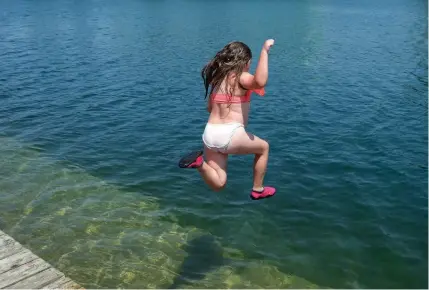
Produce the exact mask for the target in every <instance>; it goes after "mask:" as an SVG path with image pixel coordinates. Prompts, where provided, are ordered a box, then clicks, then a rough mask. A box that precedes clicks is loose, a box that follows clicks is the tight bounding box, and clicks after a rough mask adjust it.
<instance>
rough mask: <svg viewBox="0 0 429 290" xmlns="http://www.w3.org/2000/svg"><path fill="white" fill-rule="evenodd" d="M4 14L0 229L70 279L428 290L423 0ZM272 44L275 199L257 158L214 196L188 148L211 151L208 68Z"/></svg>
mask: <svg viewBox="0 0 429 290" xmlns="http://www.w3.org/2000/svg"><path fill="white" fill-rule="evenodd" d="M0 8H1V9H0V64H1V66H0V100H1V106H0V136H1V137H0V229H2V230H4V231H6V232H7V233H9V234H10V235H12V236H13V237H15V238H16V239H18V240H19V241H20V242H22V243H23V244H24V245H26V246H28V247H29V248H30V249H32V250H33V251H35V252H36V253H37V254H39V255H40V256H41V257H43V258H45V259H46V260H48V261H49V262H51V263H52V264H53V265H54V266H56V267H58V268H59V269H60V270H62V271H64V272H65V274H66V275H69V276H70V277H72V278H73V279H74V280H75V281H76V282H78V283H80V284H81V285H83V286H85V287H87V288H99V287H103V288H116V287H122V288H184V287H185V288H186V287H199V288H207V287H212V288H213V287H215V288H225V287H242V288H244V287H252V288H255V287H262V288H268V287H271V288H272V287H276V288H284V287H295V288H296V287H311V286H313V287H317V286H315V285H318V287H334V288H350V287H355V288H426V287H427V273H428V266H427V262H428V242H427V238H428V228H427V221H428V218H427V209H428V207H427V205H428V198H427V188H428V184H427V177H428V171H427V160H428V157H427V148H428V147H427V146H428V143H427V140H428V135H427V132H428V127H427V111H428V110H427V109H428V102H427V92H428V83H427V76H428V75H427V68H428V60H427V47H428V42H427V32H428V30H427V23H428V21H427V11H428V7H427V1H418V0H378V1H367V0H365V1H340V0H332V1H304V0H302V1H298V0H295V1H294V0H291V1H275V0H274V1H256V0H254V1H246V2H244V1H238V0H232V1H190V0H178V1H148V0H129V1H113V0H106V1H96V0H89V1H65V0H59V1H47V0H41V1H5V0H0ZM169 10H170V11H169ZM267 38H275V40H276V43H275V45H274V47H273V48H272V51H271V54H270V80H269V84H268V86H267V96H266V97H265V98H263V99H262V98H256V97H254V98H253V103H252V112H251V117H250V123H249V128H248V129H249V131H251V132H254V133H255V134H257V135H259V136H260V137H263V138H266V139H267V140H268V141H269V142H270V144H271V155H270V161H269V168H268V172H267V175H266V182H267V183H268V184H273V185H275V186H276V187H277V189H278V194H277V195H276V197H274V198H271V199H269V200H264V201H258V202H254V201H251V200H249V197H248V193H249V189H250V187H251V185H252V180H251V176H252V167H251V166H252V157H251V156H238V157H237V156H232V157H231V158H230V163H229V176H228V186H227V189H226V190H225V191H224V192H221V193H214V192H211V191H210V190H209V189H208V188H207V187H206V186H205V184H204V183H203V182H202V181H201V180H200V178H199V176H198V175H197V173H196V172H192V171H182V170H180V169H178V168H177V161H178V158H180V156H181V155H182V154H183V153H184V152H187V151H188V150H191V149H193V148H198V147H199V146H201V145H202V143H201V134H202V131H203V128H204V125H205V121H206V119H207V117H208V116H207V112H206V111H205V103H204V98H203V86H202V81H201V78H200V74H199V73H200V69H201V68H202V66H203V65H204V63H205V62H206V61H207V60H208V59H209V58H210V57H212V56H213V55H214V54H215V52H216V51H217V50H218V49H220V48H221V47H222V46H223V45H225V44H226V43H227V42H229V41H231V40H241V41H244V42H246V43H248V44H249V46H250V47H251V48H252V50H253V54H254V55H255V56H258V55H259V50H260V48H261V46H262V44H263V41H264V40H265V39H267ZM256 62H257V59H255V60H254V61H253V63H254V65H253V67H255V63H256Z"/></svg>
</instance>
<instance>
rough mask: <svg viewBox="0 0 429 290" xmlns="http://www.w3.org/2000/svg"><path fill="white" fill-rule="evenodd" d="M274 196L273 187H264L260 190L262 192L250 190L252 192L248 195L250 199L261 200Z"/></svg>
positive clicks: (274, 190)
mask: <svg viewBox="0 0 429 290" xmlns="http://www.w3.org/2000/svg"><path fill="white" fill-rule="evenodd" d="M274 194H276V189H275V188H274V187H270V186H265V187H264V188H262V190H254V189H252V192H251V193H250V198H251V199H253V200H255V199H262V198H268V197H271V196H273V195H274Z"/></svg>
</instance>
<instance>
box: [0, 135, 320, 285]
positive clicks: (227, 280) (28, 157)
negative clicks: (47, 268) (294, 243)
mask: <svg viewBox="0 0 429 290" xmlns="http://www.w3.org/2000/svg"><path fill="white" fill-rule="evenodd" d="M0 158H1V160H2V167H1V171H0V173H1V174H0V175H1V179H0V188H2V190H3V192H8V195H6V196H4V195H3V197H2V203H1V204H0V210H1V212H2V213H3V214H2V218H1V226H2V228H4V230H5V232H6V233H9V234H11V235H12V236H14V237H15V238H16V239H17V240H19V241H20V242H21V243H23V244H24V245H25V246H27V247H29V248H31V249H32V250H33V251H34V252H35V253H36V254H38V255H40V256H41V257H43V258H44V259H46V260H47V261H48V262H50V263H52V265H53V266H55V267H57V268H58V269H59V270H61V271H64V272H65V273H67V275H68V276H70V277H71V278H73V279H74V280H75V281H76V282H77V283H82V285H84V286H85V287H87V288H98V287H103V288H109V287H112V285H113V286H115V287H118V288H169V287H178V288H184V287H186V288H207V287H211V288H213V287H214V288H288V287H291V288H298V287H304V288H315V287H316V285H314V284H312V283H310V282H308V281H306V280H305V279H302V278H299V277H296V276H294V275H291V274H289V273H283V272H281V271H280V270H279V269H278V268H277V267H275V266H273V265H270V263H269V262H267V263H265V262H264V261H260V260H249V259H247V258H246V257H245V255H244V254H243V253H242V252H241V251H240V250H238V249H234V248H229V247H223V246H222V244H221V243H220V242H219V241H217V238H216V237H215V236H213V235H211V234H210V233H209V232H206V231H204V230H202V229H198V228H196V227H181V226H179V225H178V224H177V223H171V222H166V221H163V219H162V217H163V216H164V215H165V210H163V209H160V205H159V200H157V199H156V198H153V197H151V198H148V197H144V196H140V195H139V194H138V193H135V192H126V191H121V190H119V189H117V188H116V187H115V186H112V185H109V184H107V183H106V182H104V181H103V180H100V179H98V178H96V177H93V176H91V175H90V174H88V173H86V172H85V171H84V170H82V169H80V168H78V167H75V166H71V165H70V164H62V163H61V162H58V161H55V160H52V159H50V158H47V157H44V156H43V154H42V153H41V152H40V150H38V148H34V147H31V146H28V145H27V146H26V145H24V144H21V143H17V142H16V141H15V140H13V139H10V138H4V137H3V138H1V139H0ZM17 184H19V185H20V186H19V187H17ZM76 216H78V217H79V218H77V219H76V218H75V217H76ZM71 217H72V218H73V224H70V223H69V219H70V218H71ZM194 255H195V256H194Z"/></svg>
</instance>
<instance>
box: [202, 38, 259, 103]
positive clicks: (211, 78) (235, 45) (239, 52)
mask: <svg viewBox="0 0 429 290" xmlns="http://www.w3.org/2000/svg"><path fill="white" fill-rule="evenodd" d="M251 59H252V51H251V50H250V48H249V47H248V46H247V45H246V44H244V43H243V42H240V41H234V42H230V43H228V44H227V45H226V46H225V47H224V48H223V49H222V50H220V51H218V52H217V53H216V55H215V57H214V58H213V59H212V60H211V61H209V62H208V63H207V64H206V65H205V66H204V68H203V69H202V70H201V76H202V78H203V81H204V88H205V91H206V93H205V97H204V99H206V98H207V95H208V94H209V87H210V86H211V89H210V95H211V94H212V93H213V90H217V89H218V88H219V86H220V84H221V83H222V81H223V80H224V79H225V77H226V76H228V75H229V74H230V73H235V75H236V76H237V77H236V80H235V85H237V83H238V80H239V79H240V75H241V73H242V72H243V71H244V69H245V68H246V65H247V64H248V62H249V60H251ZM228 85H229V84H227V89H228ZM234 87H235V86H234ZM234 87H233V88H230V89H229V93H228V95H230V97H232V94H233V92H234Z"/></svg>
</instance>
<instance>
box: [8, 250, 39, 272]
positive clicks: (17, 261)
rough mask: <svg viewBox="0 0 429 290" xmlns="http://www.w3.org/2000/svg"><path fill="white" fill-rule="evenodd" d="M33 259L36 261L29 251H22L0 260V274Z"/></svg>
mask: <svg viewBox="0 0 429 290" xmlns="http://www.w3.org/2000/svg"><path fill="white" fill-rule="evenodd" d="M35 259H38V257H37V256H36V255H34V254H33V253H32V252H31V251H30V250H27V249H23V250H22V251H21V252H19V253H16V254H14V255H11V256H9V257H7V258H4V259H1V260H0V274H2V273H4V272H6V271H9V270H12V269H14V268H16V267H18V266H21V265H23V264H26V263H28V262H31V261H33V260H35Z"/></svg>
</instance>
